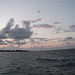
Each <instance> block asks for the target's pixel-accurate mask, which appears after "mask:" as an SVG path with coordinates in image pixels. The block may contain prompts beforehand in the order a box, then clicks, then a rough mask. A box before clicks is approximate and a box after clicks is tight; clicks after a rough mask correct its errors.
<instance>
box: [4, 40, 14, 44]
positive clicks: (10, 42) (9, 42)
mask: <svg viewBox="0 0 75 75" xmlns="http://www.w3.org/2000/svg"><path fill="white" fill-rule="evenodd" d="M5 42H7V43H8V44H12V43H13V41H9V40H5Z"/></svg>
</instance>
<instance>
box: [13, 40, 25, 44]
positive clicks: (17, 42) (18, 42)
mask: <svg viewBox="0 0 75 75" xmlns="http://www.w3.org/2000/svg"><path fill="white" fill-rule="evenodd" d="M14 44H16V45H24V44H26V42H20V41H16V43H14Z"/></svg>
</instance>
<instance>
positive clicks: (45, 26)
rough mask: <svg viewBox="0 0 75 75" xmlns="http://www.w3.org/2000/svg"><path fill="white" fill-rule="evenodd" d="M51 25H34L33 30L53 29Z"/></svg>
mask: <svg viewBox="0 0 75 75" xmlns="http://www.w3.org/2000/svg"><path fill="white" fill-rule="evenodd" d="M53 27H54V26H53V25H49V24H40V25H34V26H33V28H53Z"/></svg>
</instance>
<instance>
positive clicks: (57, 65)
mask: <svg viewBox="0 0 75 75" xmlns="http://www.w3.org/2000/svg"><path fill="white" fill-rule="evenodd" d="M0 75H75V50H59V51H37V52H34V51H32V52H31V51H30V52H0Z"/></svg>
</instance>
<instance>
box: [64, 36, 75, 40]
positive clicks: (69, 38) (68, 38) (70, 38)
mask: <svg viewBox="0 0 75 75" xmlns="http://www.w3.org/2000/svg"><path fill="white" fill-rule="evenodd" d="M63 41H75V39H74V38H73V37H67V38H65V39H64V40H63Z"/></svg>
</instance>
